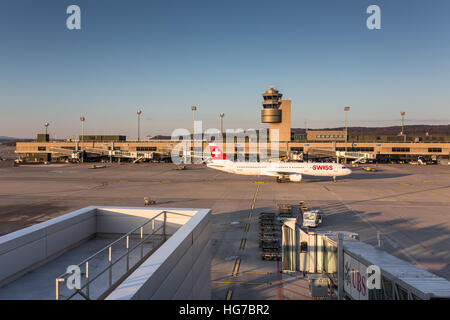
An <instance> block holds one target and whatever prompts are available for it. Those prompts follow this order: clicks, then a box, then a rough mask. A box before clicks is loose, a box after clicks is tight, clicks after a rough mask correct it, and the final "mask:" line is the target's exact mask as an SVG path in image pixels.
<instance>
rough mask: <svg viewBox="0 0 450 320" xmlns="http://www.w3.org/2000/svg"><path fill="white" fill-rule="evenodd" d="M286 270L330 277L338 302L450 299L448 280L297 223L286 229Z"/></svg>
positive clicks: (351, 238)
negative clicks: (375, 284)
mask: <svg viewBox="0 0 450 320" xmlns="http://www.w3.org/2000/svg"><path fill="white" fill-rule="evenodd" d="M282 270H283V271H284V272H295V271H297V272H304V273H308V274H312V275H314V274H316V275H317V274H320V275H323V276H326V277H327V278H328V279H329V285H330V288H332V289H331V291H330V294H332V293H337V296H338V298H339V299H352V300H430V299H450V282H449V281H448V280H446V279H444V278H441V277H438V276H436V275H434V274H432V273H431V272H428V271H426V270H424V269H421V268H418V267H416V266H414V265H412V264H410V263H408V262H406V261H404V260H401V259H399V258H397V257H394V256H392V255H391V254H389V253H387V252H386V251H384V250H382V249H381V248H379V247H378V248H377V247H374V246H372V245H369V244H367V243H364V242H361V241H359V240H358V235H357V234H355V233H351V232H345V231H344V232H340V231H333V232H331V231H325V232H310V231H308V230H305V229H302V228H301V227H300V226H299V225H298V224H297V223H296V221H295V219H288V220H286V221H285V222H284V224H283V227H282ZM372 273H373V275H372ZM369 278H370V279H371V280H370V281H372V280H374V281H375V283H377V284H378V285H377V286H375V288H373V287H372V286H370V288H369V280H368V279H369ZM377 279H378V281H377Z"/></svg>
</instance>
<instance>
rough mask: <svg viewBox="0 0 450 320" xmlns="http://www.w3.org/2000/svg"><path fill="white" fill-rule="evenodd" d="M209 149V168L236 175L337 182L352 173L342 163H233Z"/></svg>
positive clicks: (296, 180) (213, 149) (214, 150)
mask: <svg viewBox="0 0 450 320" xmlns="http://www.w3.org/2000/svg"><path fill="white" fill-rule="evenodd" d="M209 148H210V152H211V158H210V159H208V161H207V162H206V165H207V167H209V168H212V169H215V170H220V171H224V172H229V173H234V174H242V175H250V176H270V177H277V182H282V181H283V180H289V181H293V182H300V181H302V175H307V176H322V177H323V176H325V177H333V180H334V182H336V177H340V176H346V175H349V174H350V173H352V170H350V169H349V168H347V167H346V166H345V165H343V164H340V163H320V162H233V161H230V160H228V159H227V157H226V156H225V154H224V153H223V152H222V150H221V149H220V148H219V147H218V146H216V145H213V144H210V145H209Z"/></svg>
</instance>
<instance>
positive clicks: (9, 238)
mask: <svg viewBox="0 0 450 320" xmlns="http://www.w3.org/2000/svg"><path fill="white" fill-rule="evenodd" d="M95 232H96V218H95V207H86V208H83V209H80V210H77V211H73V212H71V213H68V214H65V215H63V216H60V217H57V218H54V219H51V220H48V221H45V222H42V223H39V224H36V225H34V226H31V227H28V228H24V229H21V230H18V231H16V232H12V233H9V234H6V235H4V236H2V237H0V285H4V284H6V283H8V282H10V281H13V280H14V279H16V278H17V277H19V276H21V275H22V274H24V273H25V272H28V271H30V270H32V269H34V268H36V267H38V266H39V265H41V264H42V263H45V262H47V261H49V260H51V259H52V258H54V257H55V256H56V255H58V254H60V253H62V252H64V251H66V250H68V249H69V248H71V247H72V246H74V245H77V244H78V243H80V242H81V241H83V240H85V239H87V238H89V237H91V236H93V235H94V234H95Z"/></svg>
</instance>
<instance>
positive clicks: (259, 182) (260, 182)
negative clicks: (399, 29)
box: [254, 181, 264, 184]
mask: <svg viewBox="0 0 450 320" xmlns="http://www.w3.org/2000/svg"><path fill="white" fill-rule="evenodd" d="M254 183H258V184H262V183H264V181H254Z"/></svg>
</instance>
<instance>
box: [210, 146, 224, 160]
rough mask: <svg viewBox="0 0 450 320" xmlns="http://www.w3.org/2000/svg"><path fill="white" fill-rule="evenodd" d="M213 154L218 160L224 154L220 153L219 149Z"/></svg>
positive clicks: (215, 149)
mask: <svg viewBox="0 0 450 320" xmlns="http://www.w3.org/2000/svg"><path fill="white" fill-rule="evenodd" d="M212 154H213V155H214V158H218V157H219V156H220V155H221V154H222V152H220V150H219V149H217V148H214V150H213V152H212Z"/></svg>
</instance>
